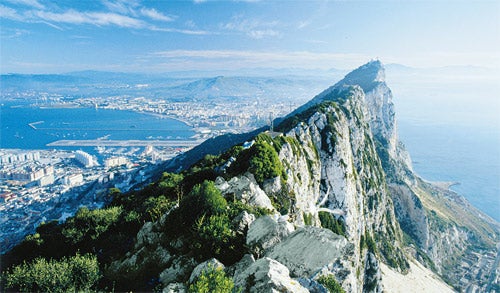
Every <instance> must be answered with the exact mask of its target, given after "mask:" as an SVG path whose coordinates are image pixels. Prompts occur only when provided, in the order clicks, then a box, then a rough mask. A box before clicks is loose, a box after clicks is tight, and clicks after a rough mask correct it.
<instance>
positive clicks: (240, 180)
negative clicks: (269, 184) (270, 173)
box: [215, 172, 274, 210]
mask: <svg viewBox="0 0 500 293" xmlns="http://www.w3.org/2000/svg"><path fill="white" fill-rule="evenodd" d="M215 183H216V186H217V188H218V189H219V190H220V191H221V193H222V194H223V195H228V194H232V195H234V197H235V198H236V199H238V200H241V201H242V202H243V203H246V204H248V205H251V206H255V207H261V208H265V209H269V210H274V207H273V205H272V204H271V200H270V199H269V197H268V196H267V194H266V193H265V192H264V191H263V190H262V189H261V188H260V186H259V184H257V181H255V178H254V176H253V174H251V173H248V172H247V173H245V174H244V175H241V176H237V177H233V178H231V180H229V181H228V182H226V181H225V180H223V179H222V178H220V179H217V180H216V182H215Z"/></svg>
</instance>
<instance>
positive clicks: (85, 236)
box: [62, 207, 122, 244]
mask: <svg viewBox="0 0 500 293" xmlns="http://www.w3.org/2000/svg"><path fill="white" fill-rule="evenodd" d="M121 213H122V208H121V207H111V208H107V209H96V210H92V211H90V210H89V209H88V208H87V207H83V208H81V209H79V210H78V212H76V214H75V216H74V217H72V218H70V219H68V221H67V222H66V223H65V225H64V226H65V228H64V229H63V230H62V234H63V235H64V236H65V237H66V239H68V240H69V241H70V242H72V243H73V244H76V243H78V242H81V241H83V240H89V238H90V239H91V240H96V239H98V238H99V236H100V235H101V234H102V233H104V232H106V231H107V230H108V229H109V228H110V226H111V225H113V224H116V223H117V222H118V220H119V219H120V215H121Z"/></svg>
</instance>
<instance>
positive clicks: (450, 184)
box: [427, 181, 460, 190]
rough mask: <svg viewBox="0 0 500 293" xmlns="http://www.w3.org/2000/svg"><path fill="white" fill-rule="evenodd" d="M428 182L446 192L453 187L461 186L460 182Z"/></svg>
mask: <svg viewBox="0 0 500 293" xmlns="http://www.w3.org/2000/svg"><path fill="white" fill-rule="evenodd" d="M427 182H428V183H430V184H432V185H434V186H437V187H439V188H441V189H444V190H451V187H453V186H457V185H460V182H458V181H427Z"/></svg>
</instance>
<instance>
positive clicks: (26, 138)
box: [0, 103, 195, 154]
mask: <svg viewBox="0 0 500 293" xmlns="http://www.w3.org/2000/svg"><path fill="white" fill-rule="evenodd" d="M0 124H1V130H0V131H1V132H0V148H12V149H52V148H53V147H50V146H47V144H49V143H51V142H54V141H58V140H79V139H110V140H164V139H169V140H177V139H178V140H185V139H190V138H191V137H192V136H193V135H195V132H194V130H193V128H192V127H190V126H188V125H187V124H185V123H184V122H181V121H178V120H175V119H170V118H166V117H161V116H159V115H152V114H147V113H138V112H133V111H122V110H111V109H99V108H97V109H96V108H43V107H30V106H28V105H22V104H21V105H19V104H13V103H4V104H2V106H1V107H0ZM57 148H58V149H67V150H75V149H82V150H84V151H87V152H89V153H91V154H96V150H95V148H94V147H57Z"/></svg>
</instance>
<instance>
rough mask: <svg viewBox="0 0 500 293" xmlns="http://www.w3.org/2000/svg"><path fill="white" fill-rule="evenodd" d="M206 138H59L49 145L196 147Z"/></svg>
mask: <svg viewBox="0 0 500 293" xmlns="http://www.w3.org/2000/svg"><path fill="white" fill-rule="evenodd" d="M203 141H204V140H107V139H88V140H57V141H54V142H51V143H49V144H47V146H49V147H56V146H58V147H87V146H90V147H96V146H102V147H104V146H107V147H134V146H139V147H141V146H148V145H151V146H160V147H195V146H197V145H199V144H200V143H202V142H203Z"/></svg>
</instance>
